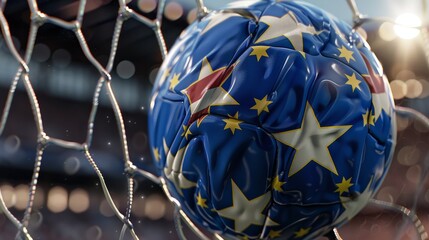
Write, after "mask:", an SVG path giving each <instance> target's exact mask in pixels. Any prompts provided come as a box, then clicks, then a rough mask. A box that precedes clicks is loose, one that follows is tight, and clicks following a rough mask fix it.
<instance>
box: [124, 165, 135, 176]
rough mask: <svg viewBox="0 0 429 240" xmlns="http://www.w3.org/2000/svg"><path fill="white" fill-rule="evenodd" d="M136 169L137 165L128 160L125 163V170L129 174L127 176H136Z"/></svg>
mask: <svg viewBox="0 0 429 240" xmlns="http://www.w3.org/2000/svg"><path fill="white" fill-rule="evenodd" d="M136 170H137V167H136V166H135V165H134V164H132V163H131V162H128V163H126V164H125V169H124V172H125V174H126V175H127V177H130V178H132V177H134V175H135V173H136Z"/></svg>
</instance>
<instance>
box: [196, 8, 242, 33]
mask: <svg viewBox="0 0 429 240" xmlns="http://www.w3.org/2000/svg"><path fill="white" fill-rule="evenodd" d="M231 17H241V16H240V14H238V13H218V14H215V15H214V16H213V17H211V19H210V22H209V23H208V24H207V25H206V27H205V28H204V30H203V31H202V32H201V35H203V34H204V33H206V32H208V31H209V30H210V29H212V28H214V27H216V26H217V25H219V24H221V23H222V22H224V21H225V20H227V19H228V18H231Z"/></svg>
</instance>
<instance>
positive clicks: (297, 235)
mask: <svg viewBox="0 0 429 240" xmlns="http://www.w3.org/2000/svg"><path fill="white" fill-rule="evenodd" d="M310 229H311V228H300V229H299V231H298V232H295V238H301V237H304V236H305V235H307V234H308V233H309V232H310Z"/></svg>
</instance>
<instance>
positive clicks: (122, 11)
mask: <svg viewBox="0 0 429 240" xmlns="http://www.w3.org/2000/svg"><path fill="white" fill-rule="evenodd" d="M132 14H133V13H132V10H131V9H130V8H129V7H127V6H121V7H120V8H119V16H120V18H121V19H122V20H124V21H126V20H128V19H129V18H130V17H131V16H132Z"/></svg>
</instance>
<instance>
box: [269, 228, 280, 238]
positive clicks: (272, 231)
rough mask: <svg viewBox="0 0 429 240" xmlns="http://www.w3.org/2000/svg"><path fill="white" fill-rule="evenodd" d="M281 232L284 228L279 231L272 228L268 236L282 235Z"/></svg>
mask: <svg viewBox="0 0 429 240" xmlns="http://www.w3.org/2000/svg"><path fill="white" fill-rule="evenodd" d="M281 232H282V230H279V231H274V230H270V232H269V233H268V237H269V238H277V237H280V236H281V234H280V233H281Z"/></svg>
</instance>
